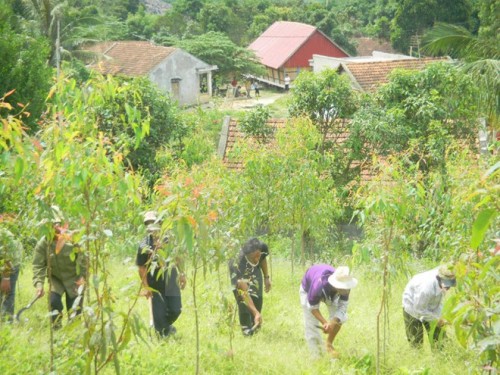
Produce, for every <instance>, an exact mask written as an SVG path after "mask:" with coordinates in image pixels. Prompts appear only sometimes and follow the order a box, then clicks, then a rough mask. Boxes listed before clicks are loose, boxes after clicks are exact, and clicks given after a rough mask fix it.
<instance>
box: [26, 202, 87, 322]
mask: <svg viewBox="0 0 500 375" xmlns="http://www.w3.org/2000/svg"><path fill="white" fill-rule="evenodd" d="M52 210H53V214H54V218H53V220H52V222H53V225H54V235H53V238H52V241H49V240H48V239H47V237H46V236H43V237H42V238H41V239H40V240H39V241H38V243H37V244H36V247H35V251H34V258H33V285H34V286H35V288H36V293H37V296H39V297H42V296H43V295H44V294H45V290H44V282H45V278H46V277H48V278H49V285H50V308H51V311H52V316H51V318H52V323H53V324H54V327H55V328H60V327H61V322H62V317H63V303H62V295H63V294H64V295H65V297H66V298H65V299H66V310H67V311H68V313H69V312H70V310H71V308H72V307H74V308H75V310H76V311H75V312H74V313H76V314H79V313H80V312H81V308H82V303H83V298H82V297H83V296H82V295H80V296H79V293H78V291H79V290H80V293H81V291H82V288H79V287H80V286H82V285H83V284H84V283H85V271H86V264H85V257H84V256H83V254H82V253H81V252H80V248H79V247H77V246H75V245H74V244H72V243H71V242H69V240H70V239H71V238H70V236H68V235H67V234H66V230H65V227H64V226H63V225H62V223H63V221H64V219H63V216H62V215H61V213H60V211H59V209H58V208H57V207H55V206H54V207H53V208H52ZM78 297H79V298H78ZM77 298H78V301H79V302H78V306H73V304H74V303H75V300H76V299H77Z"/></svg>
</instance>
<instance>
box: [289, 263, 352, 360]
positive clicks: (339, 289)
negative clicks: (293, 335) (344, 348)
mask: <svg viewBox="0 0 500 375" xmlns="http://www.w3.org/2000/svg"><path fill="white" fill-rule="evenodd" d="M357 284H358V281H357V280H356V279H355V278H354V277H352V275H351V273H350V270H349V267H346V266H341V267H338V268H337V269H335V268H333V267H332V266H330V265H328V264H316V265H313V266H311V267H310V268H309V269H308V270H307V271H306V273H305V274H304V277H303V278H302V283H301V285H300V289H299V295H300V304H301V305H302V310H303V311H304V326H305V338H306V341H307V344H308V345H309V348H310V349H311V353H312V354H313V356H315V357H319V356H320V355H321V354H322V353H323V352H324V349H326V351H327V353H328V354H330V355H331V356H332V357H334V358H336V357H338V353H337V352H336V351H335V350H334V348H333V341H334V340H335V337H336V336H337V334H338V333H339V331H340V328H341V327H342V324H343V323H345V321H346V320H347V306H348V303H349V293H350V290H351V289H352V288H354V287H355V286H356V285H357ZM321 302H324V303H325V304H326V305H327V307H328V311H329V318H328V320H327V319H326V318H325V317H324V316H323V315H322V314H321V311H320V309H319V307H320V303H321ZM318 322H319V324H318ZM318 328H319V329H321V330H322V331H323V333H326V334H327V338H326V343H325V345H324V344H323V338H322V337H321V332H320V330H318Z"/></svg>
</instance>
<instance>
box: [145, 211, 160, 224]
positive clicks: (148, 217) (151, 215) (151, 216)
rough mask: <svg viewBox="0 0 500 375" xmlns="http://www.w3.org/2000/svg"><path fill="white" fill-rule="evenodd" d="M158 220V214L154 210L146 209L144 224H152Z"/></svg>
mask: <svg viewBox="0 0 500 375" xmlns="http://www.w3.org/2000/svg"><path fill="white" fill-rule="evenodd" d="M157 220H158V215H156V212H155V211H148V212H146V213H145V214H144V224H146V225H148V224H152V223H154V222H156V221H157Z"/></svg>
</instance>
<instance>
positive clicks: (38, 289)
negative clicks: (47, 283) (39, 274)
mask: <svg viewBox="0 0 500 375" xmlns="http://www.w3.org/2000/svg"><path fill="white" fill-rule="evenodd" d="M44 294H45V290H44V289H43V285H39V286H37V287H36V295H37V297H43V296H44Z"/></svg>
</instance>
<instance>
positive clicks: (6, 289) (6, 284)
mask: <svg viewBox="0 0 500 375" xmlns="http://www.w3.org/2000/svg"><path fill="white" fill-rule="evenodd" d="M10 291H11V285H10V278H9V277H3V278H2V282H1V283H0V292H2V293H3V294H9V293H10Z"/></svg>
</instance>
